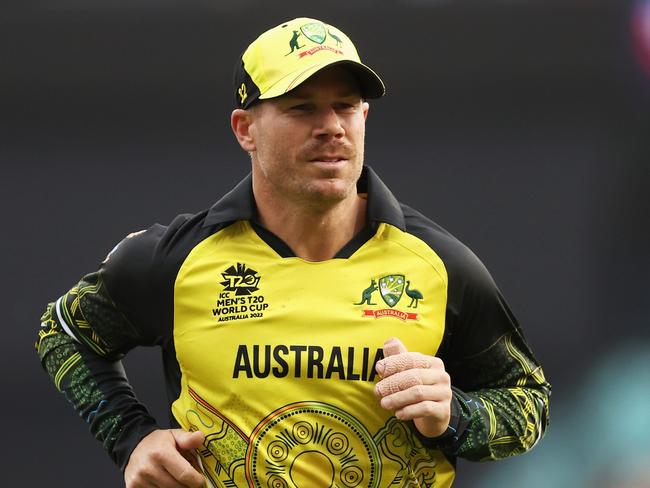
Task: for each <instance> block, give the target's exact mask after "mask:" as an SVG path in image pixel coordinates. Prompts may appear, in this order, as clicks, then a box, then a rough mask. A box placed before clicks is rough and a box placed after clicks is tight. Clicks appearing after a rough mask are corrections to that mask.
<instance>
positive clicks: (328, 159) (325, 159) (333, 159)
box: [309, 155, 348, 163]
mask: <svg viewBox="0 0 650 488" xmlns="http://www.w3.org/2000/svg"><path fill="white" fill-rule="evenodd" d="M347 160H348V158H347V157H345V156H327V155H322V156H315V157H313V158H310V159H309V161H310V162H312V163H338V162H339V161H347Z"/></svg>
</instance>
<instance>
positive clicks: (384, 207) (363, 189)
mask: <svg viewBox="0 0 650 488" xmlns="http://www.w3.org/2000/svg"><path fill="white" fill-rule="evenodd" d="M357 192H358V193H366V194H367V195H368V213H367V215H368V217H367V219H368V223H371V224H375V223H380V222H385V223H387V224H391V225H394V226H395V227H397V228H399V229H401V230H405V229H406V225H405V223H404V213H403V212H402V208H401V207H400V204H399V202H398V201H397V199H396V198H395V197H394V196H393V194H392V193H391V191H390V190H389V189H388V187H387V186H386V185H385V184H384V182H383V181H381V179H380V178H379V176H377V173H375V172H374V171H373V170H372V168H370V167H369V166H364V167H363V171H362V172H361V177H360V178H359V181H358V182H357ZM256 218H257V208H256V206H255V199H254V198H253V187H252V176H251V175H250V173H249V174H248V176H246V177H245V178H244V179H243V180H242V181H240V182H239V183H238V184H237V186H235V187H234V188H233V189H232V190H230V191H229V192H228V193H226V194H225V195H224V196H223V197H222V198H221V199H220V200H219V201H218V202H217V203H215V204H214V205H213V206H212V207H210V210H209V211H208V214H207V215H206V217H205V222H204V224H203V226H204V227H207V226H211V225H218V224H224V223H226V222H234V221H237V220H255V219H256Z"/></svg>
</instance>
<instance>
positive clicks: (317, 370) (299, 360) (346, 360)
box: [232, 344, 384, 381]
mask: <svg viewBox="0 0 650 488" xmlns="http://www.w3.org/2000/svg"><path fill="white" fill-rule="evenodd" d="M383 357H384V352H383V350H382V349H377V350H376V351H374V354H373V352H372V351H371V350H370V349H369V348H367V347H364V348H359V347H347V348H345V347H342V346H332V347H331V348H324V347H322V346H308V345H295V344H294V345H286V344H277V345H271V344H264V345H261V344H255V345H252V346H250V345H245V344H241V345H240V346H239V347H238V348H237V356H236V358H235V364H234V367H233V373H232V377H233V378H240V377H242V378H244V377H245V378H267V377H268V376H273V377H275V378H285V377H287V376H293V377H294V378H316V379H332V378H334V379H341V380H350V381H374V379H375V376H376V371H375V365H376V364H377V361H379V360H381V359H383Z"/></svg>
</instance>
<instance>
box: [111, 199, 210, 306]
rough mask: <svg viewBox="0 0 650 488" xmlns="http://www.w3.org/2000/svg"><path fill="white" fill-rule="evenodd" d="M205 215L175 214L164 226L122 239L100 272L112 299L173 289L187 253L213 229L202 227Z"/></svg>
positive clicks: (160, 225)
mask: <svg viewBox="0 0 650 488" xmlns="http://www.w3.org/2000/svg"><path fill="white" fill-rule="evenodd" d="M206 213H207V211H203V212H200V213H198V214H194V215H192V214H182V215H178V216H176V217H175V218H174V219H173V220H172V221H171V222H170V223H169V224H167V225H162V224H154V225H152V226H151V227H149V228H148V229H144V230H140V231H137V232H133V233H131V234H129V235H128V236H126V237H125V238H124V239H122V241H120V242H119V243H118V244H117V245H116V246H115V247H114V248H113V250H112V251H111V252H110V253H109V254H108V256H107V257H106V259H105V260H104V262H103V263H102V266H101V269H100V272H101V275H102V279H103V281H104V282H105V283H106V285H107V286H108V289H109V290H110V291H111V293H112V295H114V296H113V298H114V299H115V300H117V301H118V302H126V301H130V299H132V297H133V296H134V294H137V296H141V297H144V296H149V295H150V294H152V293H154V292H159V291H163V290H165V289H168V288H169V287H170V286H173V280H174V278H175V276H176V273H177V271H178V268H179V267H180V265H181V264H182V262H183V260H184V259H185V257H186V256H187V254H188V253H189V252H190V251H191V250H192V249H193V248H194V247H195V246H196V244H197V243H198V242H200V241H202V240H203V239H205V238H206V237H208V236H209V235H210V234H211V233H213V232H215V230H216V229H215V226H206V225H205V216H206Z"/></svg>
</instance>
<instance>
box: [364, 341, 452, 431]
mask: <svg viewBox="0 0 650 488" xmlns="http://www.w3.org/2000/svg"><path fill="white" fill-rule="evenodd" d="M376 369H377V373H378V374H379V376H380V378H381V381H379V382H378V383H377V384H376V385H375V393H376V394H377V396H378V397H379V398H380V399H381V400H380V404H381V406H382V407H383V408H385V409H386V410H393V411H394V412H395V417H397V418H398V419H400V420H413V422H414V424H415V427H416V428H417V429H418V431H419V432H420V433H421V434H422V435H424V436H426V437H437V436H439V435H442V434H443V433H444V432H445V431H446V430H447V427H448V426H449V421H450V418H451V398H452V391H451V380H450V378H449V375H448V374H447V372H446V371H445V365H444V364H443V362H442V360H441V359H440V358H437V357H435V356H428V355H425V354H421V353H419V352H408V350H407V349H406V347H405V346H404V344H402V342H401V341H400V340H399V339H397V338H392V339H389V340H387V341H386V342H385V343H384V359H382V360H381V361H378V362H377V366H376Z"/></svg>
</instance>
